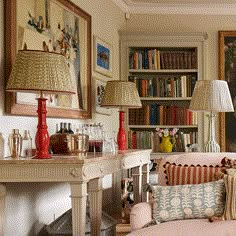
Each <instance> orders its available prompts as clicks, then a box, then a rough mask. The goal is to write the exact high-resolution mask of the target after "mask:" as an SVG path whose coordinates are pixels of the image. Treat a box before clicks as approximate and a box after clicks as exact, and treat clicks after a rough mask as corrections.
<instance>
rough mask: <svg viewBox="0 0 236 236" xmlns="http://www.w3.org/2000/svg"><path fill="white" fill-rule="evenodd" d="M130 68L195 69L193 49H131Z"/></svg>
mask: <svg viewBox="0 0 236 236" xmlns="http://www.w3.org/2000/svg"><path fill="white" fill-rule="evenodd" d="M129 68H130V69H148V70H159V69H164V70H166V69H196V68H197V53H196V51H195V50H184V51H175V50H173V51H171V50H159V49H157V48H151V49H148V48H142V49H132V50H131V51H130V55H129Z"/></svg>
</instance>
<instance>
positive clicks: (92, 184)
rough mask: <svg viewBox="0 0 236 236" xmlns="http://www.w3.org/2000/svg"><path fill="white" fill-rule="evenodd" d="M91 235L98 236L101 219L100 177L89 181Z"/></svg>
mask: <svg viewBox="0 0 236 236" xmlns="http://www.w3.org/2000/svg"><path fill="white" fill-rule="evenodd" d="M88 189H89V206H90V219H91V235H92V236H99V235H100V232H101V231H100V228H101V221H102V178H96V179H92V180H90V181H89V185H88Z"/></svg>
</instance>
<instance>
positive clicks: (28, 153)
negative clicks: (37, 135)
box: [21, 130, 32, 158]
mask: <svg viewBox="0 0 236 236" xmlns="http://www.w3.org/2000/svg"><path fill="white" fill-rule="evenodd" d="M21 156H22V157H24V158H27V157H32V138H31V136H30V132H29V130H24V134H23V137H22V154H21Z"/></svg>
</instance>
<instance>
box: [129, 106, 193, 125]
mask: <svg viewBox="0 0 236 236" xmlns="http://www.w3.org/2000/svg"><path fill="white" fill-rule="evenodd" d="M129 125H197V113H196V112H192V111H190V110H189V109H188V108H186V107H178V106H173V105H171V106H163V105H158V104H156V103H150V104H144V105H143V106H142V108H139V109H137V108H131V109H129Z"/></svg>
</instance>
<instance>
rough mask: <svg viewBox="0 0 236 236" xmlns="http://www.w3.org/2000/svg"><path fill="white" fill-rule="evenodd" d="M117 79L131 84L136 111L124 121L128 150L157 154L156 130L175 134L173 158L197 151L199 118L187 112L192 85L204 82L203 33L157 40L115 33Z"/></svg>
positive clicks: (153, 36)
mask: <svg viewBox="0 0 236 236" xmlns="http://www.w3.org/2000/svg"><path fill="white" fill-rule="evenodd" d="M120 36H121V78H122V79H124V80H129V81H132V82H134V83H135V84H136V87H137V90H138V92H139V96H140V98H141V101H142V108H139V109H129V110H128V111H127V113H128V115H127V116H126V128H127V131H128V132H127V133H128V146H129V148H153V151H154V152H158V151H159V148H158V147H159V137H158V136H157V134H156V133H155V130H156V128H158V127H159V128H169V129H171V128H174V127H176V128H178V129H179V131H178V140H176V149H175V151H177V152H183V151H185V147H186V144H192V143H198V145H199V147H200V150H202V147H203V133H204V132H203V127H204V125H203V115H202V114H200V113H195V112H192V111H190V110H189V109H188V108H189V104H190V101H191V97H192V94H193V90H194V86H195V84H196V81H197V80H199V79H204V71H205V70H204V68H205V61H204V56H205V50H206V38H207V36H206V35H205V34H204V33H196V34H189V35H180V34H173V35H169V34H167V35H158V34H147V33H129V32H121V33H120Z"/></svg>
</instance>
